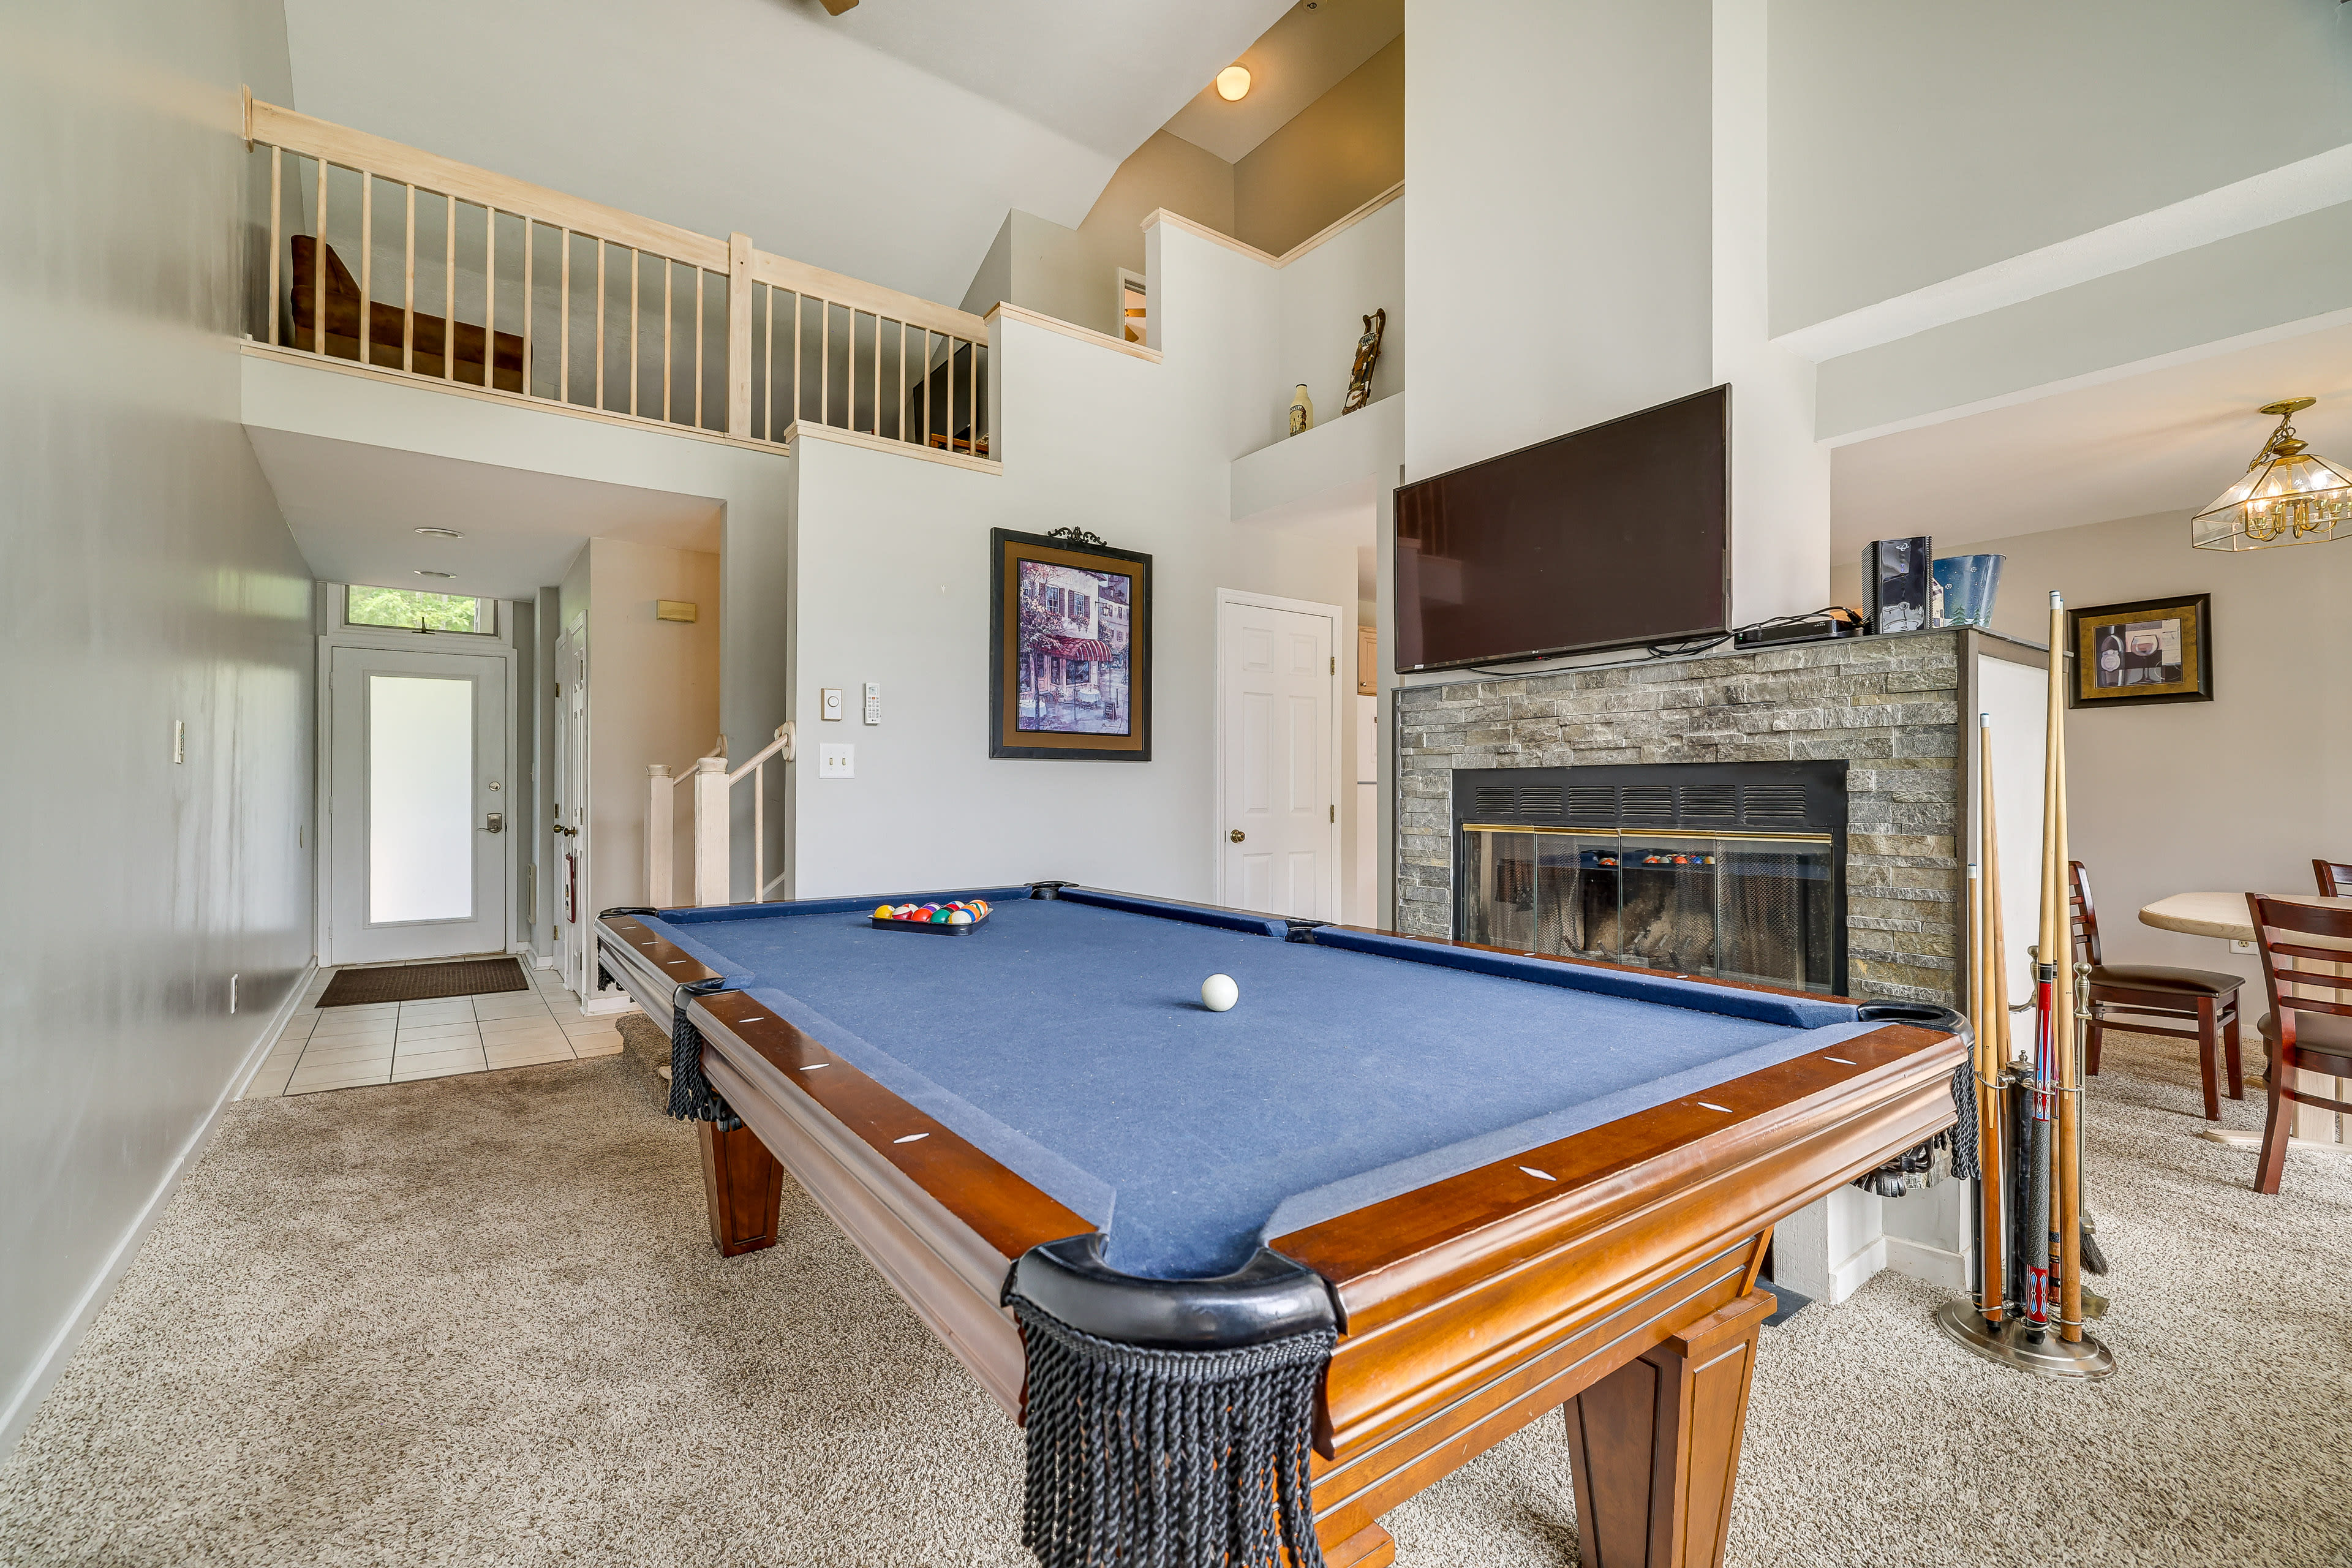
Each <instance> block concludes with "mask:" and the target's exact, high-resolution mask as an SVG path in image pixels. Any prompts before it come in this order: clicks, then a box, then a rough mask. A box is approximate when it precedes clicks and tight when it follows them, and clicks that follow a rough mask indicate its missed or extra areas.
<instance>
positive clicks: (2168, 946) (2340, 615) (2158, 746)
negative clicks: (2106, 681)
mask: <svg viewBox="0 0 2352 1568" xmlns="http://www.w3.org/2000/svg"><path fill="white" fill-rule="evenodd" d="M1966 551H1967V553H1969V554H1978V553H1986V554H1999V555H2006V556H2007V557H2008V558H2009V559H2008V563H2007V565H2006V566H2005V567H2004V568H2003V569H2002V575H2001V584H2000V603H1999V606H1998V608H1997V609H1996V611H1995V614H1994V621H1993V626H1994V629H1995V630H1998V631H2002V632H2006V633H2008V634H2009V635H2011V637H2026V638H2029V639H2031V640H2032V641H2034V642H2042V641H2045V640H2046V639H2047V637H2048V636H2049V631H2048V617H2049V595H2050V591H2051V590H2052V589H2053V588H2054V589H2056V590H2058V591H2059V592H2061V593H2063V594H2064V595H2065V596H2066V602H2067V604H2068V605H2072V606H2074V607H2077V608H2086V607H2090V606H2094V605H2106V604H2119V603H2126V602H2129V601H2131V600H2135V599H2150V598H2157V597H2159V596H2163V595H2173V594H2183V595H2185V594H2200V593H2202V594H2210V595H2213V605H2212V609H2213V669H2214V699H2213V700H2212V701H2210V702H2176V703H2168V704H2166V705H2163V706H2161V707H2150V708H2137V709H2134V708H2116V709H2108V710H2084V709H2079V708H2077V709H2073V710H2069V711H2068V712H2067V714H2066V784H2067V795H2068V803H2069V807H2070V809H2069V815H2068V832H2069V838H2068V844H2069V847H2070V848H2071V849H2072V851H2073V853H2074V858H2076V859H2078V860H2080V861H2082V862H2083V863H2084V865H2085V866H2086V867H2088V868H2090V872H2091V888H2092V892H2093V894H2094V895H2095V898H2096V900H2097V902H2098V906H2099V926H2100V931H2101V933H2102V935H2103V936H2104V937H2105V951H2106V955H2107V957H2108V958H2109V959H2110V960H2111V961H2113V962H2116V963H2177V964H2187V965H2189V966H2192V967H2195V968H2200V969H2224V970H2231V971H2233V972H2235V973H2239V974H2242V975H2244V976H2245V977H2246V978H2247V980H2248V981H2249V982H2250V984H2252V986H2253V989H2252V991H2250V992H2249V993H2248V994H2247V999H2248V1002H2249V1004H2250V1005H2252V1002H2253V1000H2254V998H2256V997H2257V996H2259V994H2260V991H2261V981H2260V978H2259V975H2260V971H2259V970H2258V968H2257V967H2256V966H2255V963H2254V961H2253V960H2252V958H2251V957H2244V956H2233V955H2231V953H2230V952H2229V951H2228V946H2227V944H2226V943H2224V942H2217V941H2213V940H2210V939H2209V938H2204V937H2193V936H2182V935H2180V934H2179V933H2177V932H2173V931H2157V930H2154V929H2152V928H2150V927H2147V926H2144V925H2142V924H2140V923H2139V921H2138V919H2137V910H2139V908H2140V906H2142V905H2143V904H2147V903H2149V902H2152V901H2154V900H2158V899H2160V898H2164V897H2165V896H2167V895H2168V894H2171V893H2184V892H2193V891H2199V890H2205V889H2223V890H2227V891H2231V892H2244V891H2262V892H2281V891H2285V892H2301V891H2305V890H2308V889H2310V888H2311V886H2312V882H2311V861H2312V860H2313V859H2314V858H2316V857H2325V858H2330V859H2336V860H2346V859H2352V690H2347V689H2346V688H2345V686H2344V684H2343V683H2342V682H2341V681H2340V680H2339V679H2336V672H2338V671H2341V670H2343V669H2346V668H2352V613H2347V610H2346V605H2347V604H2352V549H2347V550H2342V551H2338V550H2336V549H2335V548H2334V546H2332V545H2308V544H2306V545H2301V546H2297V547H2294V548H2289V549H2283V550H2263V551H2253V552H2247V553H2243V554H2238V555H2230V554H2224V553H2221V552H2215V551H2204V550H2191V549H2190V548H2189V521H2188V518H2187V516H2186V514H2183V513H2178V512H2169V513H2163V514H2160V515H2158V516H2154V517H2140V518H2126V519H2122V520H2120V521H2113V522H2100V523H2093V524H2090V525H2088V526H2085V527H2082V528H2067V529H2059V530H2055V531H2050V532H2046V533H2031V534H2025V535H2021V536H2020V537H2016V538H2011V539H1993V540H1985V541H1982V542H1978V543H1973V544H1970V545H1969V546H1967V547H1966ZM1858 576H1859V569H1858V567H1846V566H1843V564H1842V565H1841V567H1840V581H1841V583H1842V584H1846V585H1850V586H1851V585H1858V584H1856V583H1855V580H1856V579H1857V578H1858ZM2016 940H2017V938H2016V937H2015V936H2014V934H2012V936H2011V941H2012V942H2014V941H2016ZM2259 1011H2260V1008H2259V1007H2258V1006H2256V1007H2253V1008H2252V1011H2250V1012H2249V1013H2248V1015H2247V1028H2248V1031H2249V1037H2250V1038H2251V1037H2252V1036H2251V1031H2252V1019H2253V1016H2254V1013H2256V1012H2259Z"/></svg>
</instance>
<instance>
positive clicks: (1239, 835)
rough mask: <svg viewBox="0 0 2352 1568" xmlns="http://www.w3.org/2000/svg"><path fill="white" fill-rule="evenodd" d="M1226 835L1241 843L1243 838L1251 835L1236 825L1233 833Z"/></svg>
mask: <svg viewBox="0 0 2352 1568" xmlns="http://www.w3.org/2000/svg"><path fill="white" fill-rule="evenodd" d="M1225 837H1228V838H1230V839H1232V840H1233V841H1234V843H1236V844H1239V843H1240V842H1241V841H1242V840H1243V839H1244V838H1246V837H1249V835H1247V834H1245V833H1244V832H1243V831H1242V830H1241V829H1240V828H1238V827H1236V828H1234V830H1233V831H1232V832H1231V833H1228V834H1226V835H1225Z"/></svg>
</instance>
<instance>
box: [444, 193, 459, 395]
mask: <svg viewBox="0 0 2352 1568" xmlns="http://www.w3.org/2000/svg"><path fill="white" fill-rule="evenodd" d="M446 200H447V203H448V206H447V210H446V214H445V215H444V217H443V220H442V221H443V226H444V233H443V234H442V236H441V242H442V260H441V379H442V380H444V381H449V382H454V381H456V380H457V194H456V193H455V192H452V193H450V195H448V197H447V198H446Z"/></svg>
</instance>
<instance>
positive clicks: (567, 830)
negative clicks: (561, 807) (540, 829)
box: [550, 822, 580, 838]
mask: <svg viewBox="0 0 2352 1568" xmlns="http://www.w3.org/2000/svg"><path fill="white" fill-rule="evenodd" d="M550 826H552V827H553V828H554V829H555V831H556V832H558V833H561V834H562V835H563V837H566V838H573V837H578V836H579V833H580V830H579V829H578V828H576V827H566V826H563V824H562V823H560V822H558V823H552V824H551V825H550Z"/></svg>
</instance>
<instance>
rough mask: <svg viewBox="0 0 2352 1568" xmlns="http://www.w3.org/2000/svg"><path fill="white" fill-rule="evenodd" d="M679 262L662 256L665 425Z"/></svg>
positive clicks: (663, 405)
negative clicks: (673, 280)
mask: <svg viewBox="0 0 2352 1568" xmlns="http://www.w3.org/2000/svg"><path fill="white" fill-rule="evenodd" d="M676 273H677V262H675V261H672V260H671V259H670V258H668V257H667V256H665V257H663V258H662V423H663V424H665V425H667V424H669V423H671V420H670V412H669V384H670V381H671V379H672V375H671V371H672V362H671V359H670V346H669V325H670V318H671V317H672V316H674V315H675V314H677V306H676V305H675V304H674V303H673V302H672V301H671V299H670V279H671V278H672V277H673V276H674V275H675V274H676Z"/></svg>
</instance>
